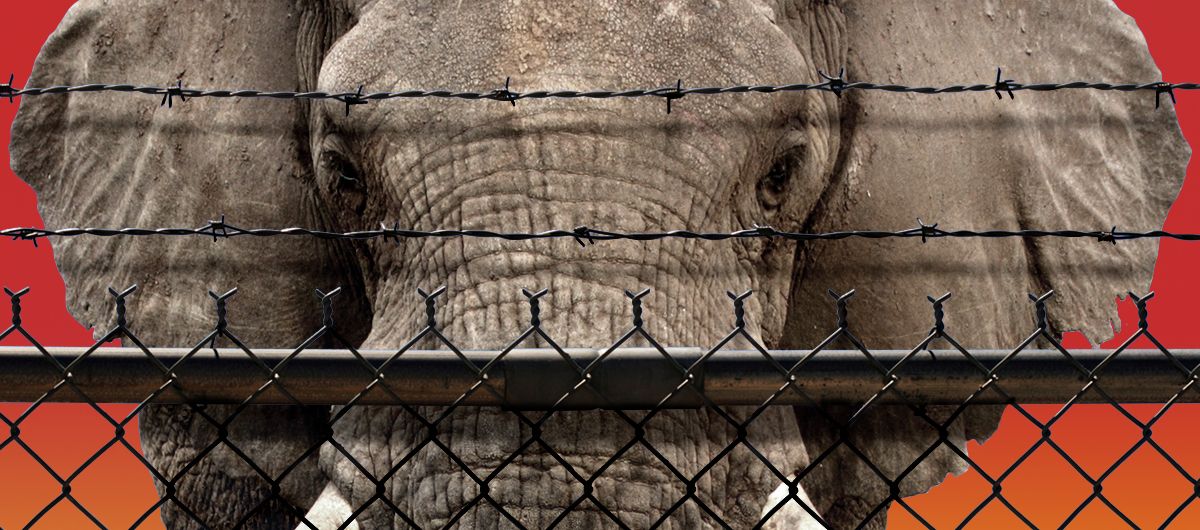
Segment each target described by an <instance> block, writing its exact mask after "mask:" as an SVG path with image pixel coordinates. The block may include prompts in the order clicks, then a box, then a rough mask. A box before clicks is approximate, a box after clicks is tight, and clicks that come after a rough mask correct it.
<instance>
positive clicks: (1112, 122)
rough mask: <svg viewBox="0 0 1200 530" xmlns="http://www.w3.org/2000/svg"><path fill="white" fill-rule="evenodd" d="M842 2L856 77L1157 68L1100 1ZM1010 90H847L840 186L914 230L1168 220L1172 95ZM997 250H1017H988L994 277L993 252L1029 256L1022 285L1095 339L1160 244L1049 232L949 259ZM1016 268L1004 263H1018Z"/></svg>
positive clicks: (1148, 226) (1177, 172)
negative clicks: (850, 138)
mask: <svg viewBox="0 0 1200 530" xmlns="http://www.w3.org/2000/svg"><path fill="white" fill-rule="evenodd" d="M839 7H840V9H841V10H842V13H843V15H844V17H845V35H846V44H847V56H848V57H849V58H850V60H849V61H848V62H849V64H847V65H846V66H847V68H848V72H849V74H848V77H849V78H850V80H865V81H874V82H882V83H902V84H908V85H929V86H938V85H946V84H958V83H966V84H972V83H989V84H990V83H992V82H994V80H995V76H996V69H997V67H1003V72H1002V74H1001V76H1002V77H1001V79H1009V78H1011V79H1014V80H1015V81H1016V82H1019V83H1025V84H1033V83H1042V82H1065V81H1073V80H1087V81H1107V82H1114V83H1124V82H1139V83H1141V82H1154V81H1159V80H1161V78H1162V77H1161V76H1162V74H1161V72H1160V71H1159V70H1158V68H1157V67H1156V66H1155V64H1154V61H1153V59H1152V58H1151V57H1150V54H1149V51H1148V49H1147V46H1146V42H1145V39H1144V38H1143V36H1142V34H1141V32H1140V31H1139V30H1138V28H1137V26H1136V24H1134V22H1133V20H1132V19H1131V18H1130V17H1128V16H1127V15H1125V14H1124V13H1122V12H1121V11H1120V10H1119V9H1117V8H1116V7H1115V6H1114V5H1113V4H1112V2H1111V1H1109V0H1076V1H1071V2H1050V3H1046V2H1037V1H1033V0H1012V1H1006V2H996V3H993V2H988V3H980V2H967V1H963V2H950V3H949V4H947V3H945V2H924V1H921V0H888V1H886V2H880V1H877V0H848V1H846V2H841V3H840V4H839ZM997 95H999V96H1001V98H1000V99H997ZM1014 96H1015V98H1012V97H1010V95H1009V94H1008V93H1007V92H1005V91H1003V90H1001V91H998V92H996V93H995V94H993V93H989V92H984V93H977V94H951V95H942V96H925V95H900V94H891V93H883V92H869V93H857V94H854V95H853V96H852V99H851V100H850V101H851V102H852V104H851V106H852V107H854V108H853V110H852V111H853V113H854V116H852V117H849V119H845V117H844V121H846V122H849V123H852V124H855V125H854V126H855V127H857V130H856V131H854V134H855V135H856V136H858V144H859V146H860V147H865V149H863V151H862V152H861V153H859V158H857V160H860V161H861V165H859V167H857V168H856V173H855V174H854V175H853V178H852V179H849V180H851V181H853V182H857V183H858V184H859V185H860V187H859V188H858V189H857V191H856V190H850V192H849V193H851V194H853V195H855V196H858V195H866V194H870V195H871V197H859V199H861V200H859V205H860V206H867V208H864V210H869V211H870V212H873V213H872V214H871V215H872V217H871V220H873V221H874V222H876V223H879V222H880V221H882V222H883V223H884V224H885V225H886V226H899V227H908V226H912V225H913V224H914V223H913V218H914V217H918V216H924V217H925V219H926V220H936V221H937V222H940V223H941V227H942V228H947V229H948V228H975V229H988V228H1001V229H1016V228H1022V229H1076V230H1086V231H1094V230H1110V229H1111V228H1112V227H1114V226H1115V227H1116V228H1117V230H1119V231H1126V230H1127V231H1142V230H1156V229H1159V228H1160V227H1161V226H1162V225H1163V220H1164V218H1165V217H1166V214H1167V210H1168V208H1169V207H1170V205H1171V202H1172V201H1173V200H1174V198H1175V196H1176V194H1177V193H1178V191H1179V188H1180V186H1181V184H1182V181H1183V177H1184V175H1185V173H1186V166H1187V162H1188V158H1189V156H1190V150H1189V148H1188V146H1187V144H1186V142H1185V141H1184V138H1183V136H1182V134H1181V132H1180V129H1179V125H1178V123H1177V120H1176V117H1175V112H1174V110H1173V106H1172V102H1171V100H1170V98H1169V97H1168V95H1167V94H1158V96H1159V99H1160V100H1161V101H1159V103H1160V104H1161V105H1156V101H1155V98H1156V94H1155V92H1154V91H1142V92H1135V93H1128V92H1105V91H1095V90H1064V91H1058V92H1021V91H1018V92H1016V93H1015V94H1014ZM843 99H844V98H843ZM851 158H854V157H851ZM864 190H865V193H859V192H863V191H864ZM860 228H862V227H860ZM872 228H880V227H872ZM942 243H946V242H939V248H942V249H945V248H948V246H947V245H943V244H942ZM1002 246H1004V248H1008V247H1011V248H1010V250H1011V251H1016V252H1015V253H1012V252H1010V254H1009V257H1008V258H1003V257H999V256H995V255H991V254H989V256H991V258H989V259H990V261H991V262H992V263H994V264H995V265H993V266H992V267H991V268H990V270H991V271H992V272H991V273H989V274H992V275H993V276H994V275H995V273H996V272H997V270H998V269H997V268H996V267H1002V266H1004V263H1003V262H1008V263H1009V264H1010V265H1016V264H1020V263H1024V265H1023V266H1024V267H1026V268H1027V269H1028V270H1027V272H1026V273H1025V274H1026V275H1027V276H1028V277H1029V278H1030V282H1029V285H1028V289H1029V290H1030V291H1044V290H1048V289H1054V290H1056V292H1057V294H1058V296H1057V297H1056V299H1055V303H1054V304H1053V305H1052V306H1051V312H1050V315H1051V319H1052V320H1051V325H1052V327H1054V329H1055V330H1056V331H1059V332H1061V331H1066V330H1082V331H1083V332H1084V333H1085V334H1086V335H1087V337H1088V338H1089V339H1091V340H1093V341H1100V340H1104V339H1106V338H1108V337H1111V336H1112V333H1113V330H1112V325H1113V324H1114V323H1115V324H1119V320H1118V318H1117V315H1116V305H1115V303H1114V299H1115V298H1116V297H1117V296H1118V295H1122V294H1123V293H1125V292H1126V291H1128V290H1133V291H1145V290H1147V289H1148V288H1149V284H1150V278H1151V275H1152V273H1153V270H1154V260H1155V256H1156V254H1157V250H1158V245H1157V242H1156V241H1153V240H1142V241H1121V242H1119V243H1117V244H1116V245H1113V244H1109V243H1102V242H1097V241H1096V240H1095V239H1091V240H1088V239H1061V238H1044V239H1032V240H1026V241H1025V242H1024V245H1023V246H1022V245H1020V244H1016V243H1015V242H1014V244H1013V245H1008V244H1007V243H1006V242H1003V241H994V242H992V243H991V245H990V247H988V248H982V247H980V249H979V250H978V251H975V250H973V251H971V252H970V253H968V254H963V255H958V256H957V257H955V258H954V259H956V260H959V259H960V260H964V261H969V260H973V259H977V258H978V256H972V254H980V255H982V253H988V252H992V250H991V249H992V248H1002ZM954 248H958V247H954ZM1017 266H1020V265H1017ZM1010 268H1012V269H1013V270H1011V271H1010V270H1007V269H1006V270H1005V271H1004V272H1005V273H1008V274H1012V273H1017V272H1019V271H1017V270H1015V268H1016V267H1010ZM1013 276H1015V274H1014V275H1013ZM1013 276H1010V277H1013ZM1007 283H1010V282H1007V281H1006V282H1005V284H1007ZM1025 287H1026V286H1025V285H1012V286H1011V287H1006V288H1005V292H1013V291H1017V292H1019V291H1020V290H1021V289H1023V288H1025ZM943 288H949V287H943Z"/></svg>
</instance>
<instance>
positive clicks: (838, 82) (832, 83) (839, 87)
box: [817, 66, 846, 98]
mask: <svg viewBox="0 0 1200 530" xmlns="http://www.w3.org/2000/svg"><path fill="white" fill-rule="evenodd" d="M817 75H820V76H821V78H822V79H824V80H825V82H824V83H821V84H820V85H817V87H818V88H820V89H822V90H828V91H830V92H833V95H835V96H837V97H839V98H840V97H842V92H843V91H845V90H846V67H845V66H843V67H842V68H841V70H839V71H838V75H837V77H834V76H831V75H829V74H827V73H825V72H824V71H823V70H817Z"/></svg>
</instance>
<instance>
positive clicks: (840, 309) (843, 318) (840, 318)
mask: <svg viewBox="0 0 1200 530" xmlns="http://www.w3.org/2000/svg"><path fill="white" fill-rule="evenodd" d="M826 292H828V293H829V296H831V297H833V299H834V301H836V302H837V325H838V329H846V328H847V327H849V321H848V319H847V311H846V303H847V302H849V301H850V297H852V296H854V289H850V290H849V291H846V292H845V293H842V294H837V293H835V292H833V289H828V290H827V291H826Z"/></svg>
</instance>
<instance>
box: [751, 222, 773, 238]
mask: <svg viewBox="0 0 1200 530" xmlns="http://www.w3.org/2000/svg"><path fill="white" fill-rule="evenodd" d="M753 232H754V235H755V236H757V237H776V236H778V235H779V231H778V230H776V229H775V227H773V226H770V225H757V224H756V225H754V230H753Z"/></svg>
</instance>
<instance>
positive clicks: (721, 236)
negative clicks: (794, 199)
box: [0, 216, 1200, 246]
mask: <svg viewBox="0 0 1200 530" xmlns="http://www.w3.org/2000/svg"><path fill="white" fill-rule="evenodd" d="M81 236H95V237H118V236H129V237H148V236H164V237H188V236H202V237H211V238H212V239H213V241H216V240H217V239H228V238H233V237H282V236H293V237H313V238H317V239H336V240H370V239H384V240H400V239H432V238H455V237H462V238H479V239H502V240H508V241H528V240H540V239H565V238H571V239H574V240H575V241H576V242H577V243H579V244H580V245H581V246H586V245H587V244H592V243H595V242H597V241H613V240H633V241H658V240H663V239H700V240H705V241H726V240H731V239H785V240H790V241H833V240H841V239H853V238H858V239H896V238H899V239H905V238H919V239H921V242H922V243H924V242H926V241H928V240H929V239H939V238H989V239H1000V238H1071V239H1095V240H1096V241H1099V242H1102V243H1112V244H1114V245H1115V244H1116V243H1117V241H1125V240H1132V239H1174V240H1179V241H1200V233H1185V232H1168V231H1165V230H1148V231H1121V230H1117V227H1115V226H1114V227H1112V228H1111V229H1109V230H1037V229H1020V230H969V229H964V230H945V229H941V228H938V224H937V223H933V224H927V223H925V222H924V221H922V220H920V219H918V220H917V226H915V227H913V228H907V229H903V230H843V231H836V232H791V231H785V230H777V229H775V228H773V227H770V226H755V227H753V228H748V229H743V230H736V231H732V232H698V231H692V230H668V231H660V232H621V231H612V230H603V229H598V228H591V227H587V226H579V227H575V228H573V229H571V230H564V229H554V230H545V231H541V232H499V231H494V230H483V229H440V230H415V229H408V228H401V227H400V225H399V224H393V225H392V226H387V225H386V224H381V225H380V227H379V228H378V229H375V230H359V231H350V232H338V231H331V230H318V229H313V228H302V227H291V228H241V227H238V226H235V225H233V224H230V223H228V222H226V221H225V217H224V216H222V217H221V219H220V220H216V221H209V222H208V223H206V224H205V225H203V226H200V227H196V228H136V227H127V228H60V229H48V228H30V227H14V228H6V229H3V230H0V237H8V238H12V239H14V240H24V241H33V242H34V243H35V244H36V243H37V241H38V240H40V239H46V238H49V237H81Z"/></svg>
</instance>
